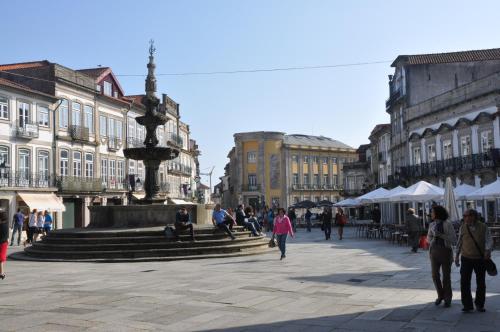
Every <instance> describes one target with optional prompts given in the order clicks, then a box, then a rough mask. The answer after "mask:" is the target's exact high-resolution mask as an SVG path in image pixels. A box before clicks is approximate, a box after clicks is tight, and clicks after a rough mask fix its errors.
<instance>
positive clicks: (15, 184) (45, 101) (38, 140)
mask: <svg viewBox="0 0 500 332" xmlns="http://www.w3.org/2000/svg"><path fill="white" fill-rule="evenodd" d="M56 104H57V98H55V97H54V96H52V95H49V94H46V93H43V92H40V91H36V90H34V89H31V88H30V87H28V86H26V85H23V84H20V83H15V82H12V81H9V80H7V79H3V78H0V207H2V208H5V209H6V210H7V211H8V213H9V218H10V219H9V220H12V216H13V215H14V213H15V211H16V210H17V208H22V209H23V212H24V213H26V214H27V213H28V211H30V210H33V209H38V210H40V209H43V210H45V209H47V210H50V211H51V212H52V213H53V216H54V220H55V222H56V223H60V222H61V220H62V214H61V213H62V210H63V209H64V208H63V206H62V203H61V202H60V200H59V199H58V198H57V197H56V195H55V193H56V192H57V187H56V179H55V172H54V166H55V165H54V164H53V163H52V162H51V161H52V159H53V157H54V155H53V153H54V152H53V144H54V136H53V130H52V128H53V126H54V122H53V115H54V109H55V107H56Z"/></svg>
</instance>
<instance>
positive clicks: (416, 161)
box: [413, 147, 422, 165]
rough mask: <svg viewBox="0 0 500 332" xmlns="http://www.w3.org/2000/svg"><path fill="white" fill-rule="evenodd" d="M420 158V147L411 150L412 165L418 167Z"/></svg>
mask: <svg viewBox="0 0 500 332" xmlns="http://www.w3.org/2000/svg"><path fill="white" fill-rule="evenodd" d="M421 162H422V156H421V155H420V147H415V148H413V165H420V164H421Z"/></svg>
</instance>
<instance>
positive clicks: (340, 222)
mask: <svg viewBox="0 0 500 332" xmlns="http://www.w3.org/2000/svg"><path fill="white" fill-rule="evenodd" d="M335 224H336V225H337V226H338V232H339V240H342V237H343V236H344V226H345V224H347V217H346V216H345V214H344V210H342V208H337V213H336V214H335Z"/></svg>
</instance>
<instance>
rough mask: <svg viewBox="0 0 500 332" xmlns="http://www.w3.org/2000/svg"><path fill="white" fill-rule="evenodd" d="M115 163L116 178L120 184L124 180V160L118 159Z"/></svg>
mask: <svg viewBox="0 0 500 332" xmlns="http://www.w3.org/2000/svg"><path fill="white" fill-rule="evenodd" d="M116 165H117V169H116V170H117V173H116V179H117V180H118V183H119V184H120V185H121V184H123V182H124V180H125V162H124V161H123V160H118V161H117V163H116Z"/></svg>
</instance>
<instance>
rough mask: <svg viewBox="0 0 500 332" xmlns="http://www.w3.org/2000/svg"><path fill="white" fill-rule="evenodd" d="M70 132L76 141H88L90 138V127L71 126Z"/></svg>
mask: <svg viewBox="0 0 500 332" xmlns="http://www.w3.org/2000/svg"><path fill="white" fill-rule="evenodd" d="M69 134H70V136H71V138H72V139H73V140H74V141H82V142H88V141H89V140H90V135H89V128H87V127H83V126H77V125H71V126H69Z"/></svg>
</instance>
